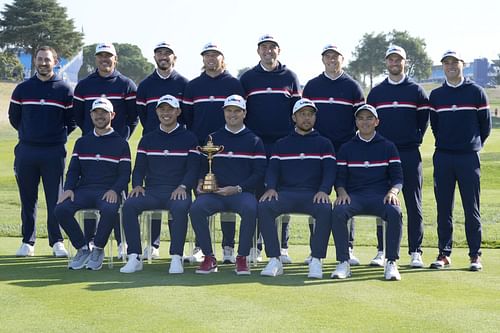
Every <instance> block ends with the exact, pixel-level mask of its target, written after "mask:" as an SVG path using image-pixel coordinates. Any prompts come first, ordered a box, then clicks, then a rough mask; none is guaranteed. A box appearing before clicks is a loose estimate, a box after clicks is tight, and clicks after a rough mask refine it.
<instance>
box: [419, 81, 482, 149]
mask: <svg viewBox="0 0 500 333" xmlns="http://www.w3.org/2000/svg"><path fill="white" fill-rule="evenodd" d="M429 100H430V104H431V128H432V132H433V133H434V137H435V138H436V149H437V150H441V151H448V152H457V153H468V152H473V151H479V150H481V148H482V146H483V145H484V142H485V141H486V138H488V136H489V135H490V132H491V115H490V106H489V103H488V97H487V96H486V93H485V92H484V90H483V88H481V87H480V86H478V85H477V84H475V83H473V82H471V81H469V80H468V79H466V80H465V82H464V83H463V84H462V85H460V86H458V87H456V88H453V87H450V86H449V85H448V84H447V83H446V82H445V83H443V85H442V86H441V87H439V88H436V89H434V90H433V91H432V92H431V95H430V98H429Z"/></svg>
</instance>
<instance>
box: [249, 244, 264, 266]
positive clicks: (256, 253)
mask: <svg viewBox="0 0 500 333" xmlns="http://www.w3.org/2000/svg"><path fill="white" fill-rule="evenodd" d="M248 262H251V263H258V262H262V254H261V251H260V250H259V249H257V248H255V247H252V248H251V249H250V254H249V255H248Z"/></svg>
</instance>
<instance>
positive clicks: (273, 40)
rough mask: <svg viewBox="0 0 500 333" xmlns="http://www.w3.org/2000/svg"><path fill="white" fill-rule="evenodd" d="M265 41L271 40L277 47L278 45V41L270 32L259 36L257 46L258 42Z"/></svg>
mask: <svg viewBox="0 0 500 333" xmlns="http://www.w3.org/2000/svg"><path fill="white" fill-rule="evenodd" d="M265 42H272V43H274V44H276V45H277V46H278V47H280V44H278V41H277V40H276V39H275V38H274V37H273V36H271V35H270V34H265V35H262V36H260V38H259V41H258V42H257V46H259V45H260V44H262V43H265Z"/></svg>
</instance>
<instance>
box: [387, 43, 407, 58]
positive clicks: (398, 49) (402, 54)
mask: <svg viewBox="0 0 500 333" xmlns="http://www.w3.org/2000/svg"><path fill="white" fill-rule="evenodd" d="M391 54H397V55H399V56H400V57H401V58H403V59H405V60H406V51H405V49H403V48H402V47H401V46H397V45H391V46H389V48H388V49H387V51H386V52H385V58H386V59H387V57H388V56H390V55H391Z"/></svg>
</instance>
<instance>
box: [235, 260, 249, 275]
mask: <svg viewBox="0 0 500 333" xmlns="http://www.w3.org/2000/svg"><path fill="white" fill-rule="evenodd" d="M235 271H236V275H250V268H249V267H248V263H247V257H245V256H237V257H236V270H235Z"/></svg>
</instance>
